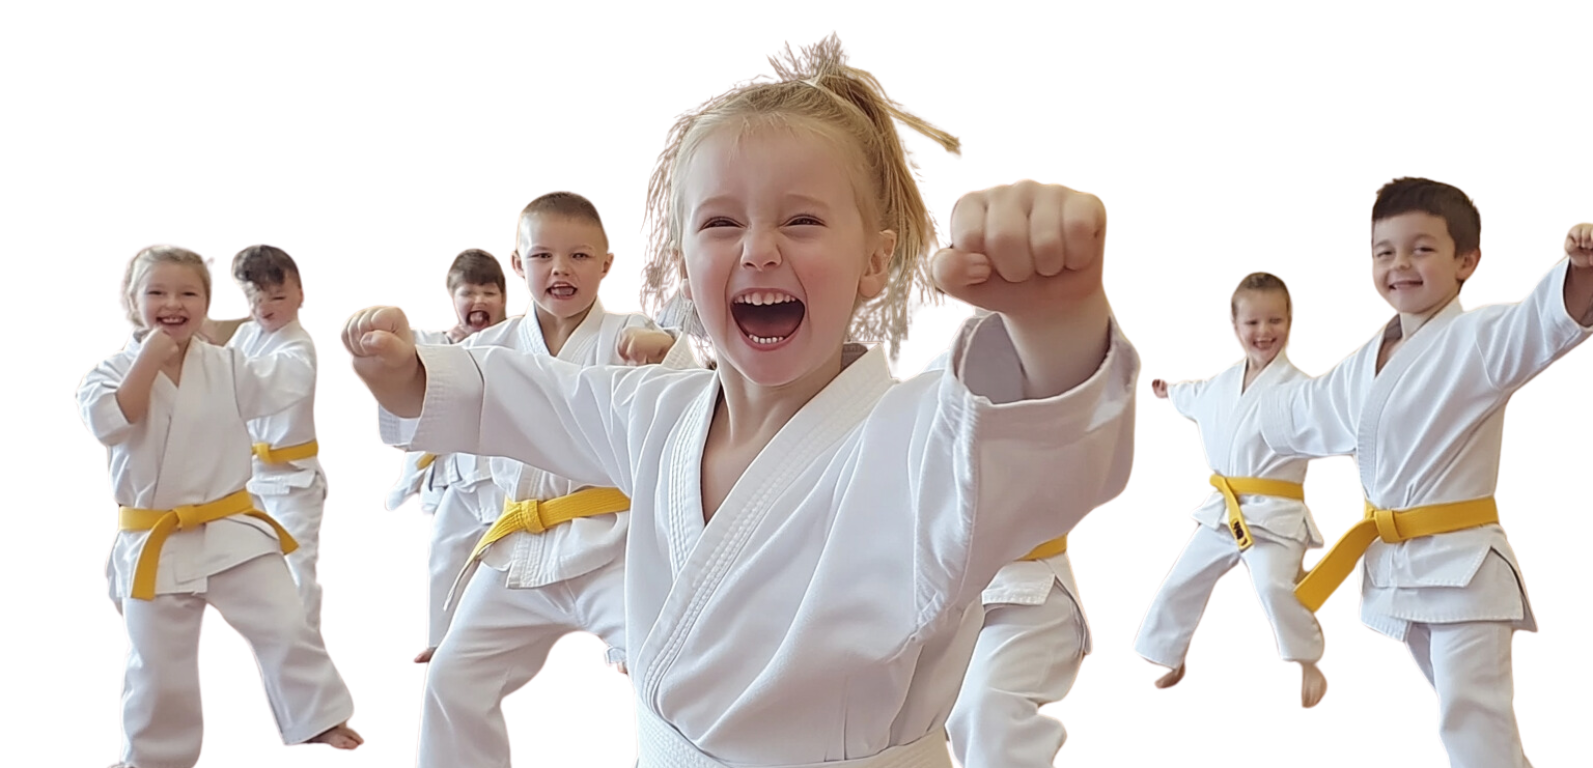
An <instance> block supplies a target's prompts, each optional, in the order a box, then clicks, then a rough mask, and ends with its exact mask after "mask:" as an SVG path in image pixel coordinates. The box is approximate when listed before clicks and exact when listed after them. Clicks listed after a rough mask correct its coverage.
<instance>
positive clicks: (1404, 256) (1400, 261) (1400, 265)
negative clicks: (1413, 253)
mask: <svg viewBox="0 0 1593 768" xmlns="http://www.w3.org/2000/svg"><path fill="white" fill-rule="evenodd" d="M1409 266H1410V251H1408V250H1405V249H1404V248H1396V249H1394V269H1406V268H1408V267H1409Z"/></svg>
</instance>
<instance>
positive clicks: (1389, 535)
mask: <svg viewBox="0 0 1593 768" xmlns="http://www.w3.org/2000/svg"><path fill="white" fill-rule="evenodd" d="M1497 522H1499V508H1498V507H1497V506H1496V505H1495V504H1494V501H1493V497H1492V496H1488V497H1486V498H1481V499H1472V500H1470V501H1457V502H1454V503H1451V504H1434V505H1432V506H1427V507H1416V508H1414V509H1404V510H1390V509H1377V508H1376V507H1373V506H1372V502H1370V501H1368V502H1366V519H1364V520H1362V521H1361V522H1359V523H1356V524H1355V525H1354V526H1353V527H1351V528H1350V530H1349V532H1348V533H1346V534H1344V536H1343V538H1340V539H1339V540H1338V542H1336V543H1335V544H1334V545H1333V548H1332V549H1330V550H1328V553H1327V554H1326V555H1323V556H1322V559H1321V560H1320V561H1318V562H1317V564H1316V567H1315V568H1312V569H1311V572H1310V573H1308V574H1306V576H1305V578H1304V579H1301V580H1300V583H1299V584H1298V585H1296V586H1295V588H1294V596H1295V597H1297V598H1299V600H1300V602H1301V603H1302V604H1303V605H1305V607H1306V608H1308V609H1310V610H1312V611H1315V610H1317V609H1318V608H1321V607H1322V604H1323V603H1325V602H1327V599H1328V597H1329V596H1331V595H1332V594H1333V590H1335V589H1338V587H1339V585H1340V584H1342V583H1344V579H1345V577H1347V576H1349V575H1350V570H1351V569H1353V568H1354V567H1355V564H1356V563H1357V562H1359V561H1360V559H1361V556H1362V555H1364V554H1366V550H1367V548H1368V547H1370V546H1372V542H1373V541H1377V540H1382V541H1383V542H1385V543H1388V544H1398V543H1399V542H1402V541H1409V540H1410V539H1416V538H1420V537H1422V536H1436V535H1437V534H1440V533H1454V532H1455V531H1464V530H1466V529H1468V528H1480V527H1482V526H1484V525H1490V524H1492V523H1497Z"/></svg>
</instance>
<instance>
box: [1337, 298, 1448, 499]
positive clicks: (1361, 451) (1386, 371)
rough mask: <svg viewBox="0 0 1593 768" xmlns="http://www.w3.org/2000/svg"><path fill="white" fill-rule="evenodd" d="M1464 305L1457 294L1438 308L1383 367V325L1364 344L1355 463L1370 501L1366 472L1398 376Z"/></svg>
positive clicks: (1374, 459) (1372, 464) (1371, 468)
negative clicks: (1380, 363) (1362, 393)
mask: <svg viewBox="0 0 1593 768" xmlns="http://www.w3.org/2000/svg"><path fill="white" fill-rule="evenodd" d="M1464 309H1466V304H1462V303H1461V300H1459V298H1456V300H1454V301H1451V303H1450V304H1448V306H1445V308H1443V309H1440V311H1438V314H1435V315H1434V317H1432V319H1431V320H1427V322H1426V323H1423V327H1421V328H1418V330H1416V333H1413V335H1411V336H1410V338H1408V339H1403V343H1402V344H1400V347H1399V349H1395V351H1394V354H1392V355H1389V359H1388V360H1386V362H1384V363H1383V371H1378V357H1380V355H1381V354H1383V344H1386V343H1388V336H1384V328H1386V327H1383V328H1378V335H1376V336H1375V341H1372V344H1370V346H1368V347H1367V354H1368V357H1367V363H1365V371H1362V376H1365V378H1364V379H1362V382H1360V384H1362V386H1364V387H1367V400H1365V403H1364V405H1362V408H1360V421H1359V422H1357V424H1356V465H1357V468H1359V472H1357V473H1356V475H1357V476H1360V492H1362V494H1364V496H1365V499H1368V500H1372V502H1373V504H1378V499H1373V497H1372V489H1370V484H1372V483H1370V480H1373V478H1368V476H1367V475H1368V473H1376V467H1378V440H1376V437H1378V425H1380V424H1381V422H1383V413H1384V411H1386V409H1388V405H1389V402H1391V400H1392V397H1394V394H1395V392H1397V390H1399V389H1400V387H1399V382H1400V379H1403V378H1405V374H1407V373H1410V370H1411V365H1415V363H1416V362H1418V360H1421V359H1423V355H1426V354H1427V352H1429V351H1431V349H1432V346H1434V344H1435V343H1437V341H1438V338H1440V336H1443V331H1445V330H1446V328H1448V325H1450V323H1451V322H1454V319H1456V317H1459V315H1461V312H1464ZM1389 322H1400V319H1399V315H1394V319H1392V320H1389Z"/></svg>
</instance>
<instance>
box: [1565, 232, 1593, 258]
mask: <svg viewBox="0 0 1593 768" xmlns="http://www.w3.org/2000/svg"><path fill="white" fill-rule="evenodd" d="M1565 255H1567V256H1570V257H1571V265H1572V266H1575V267H1581V268H1583V269H1586V268H1588V267H1590V266H1593V224H1578V225H1576V226H1574V227H1572V228H1571V231H1570V232H1568V233H1566V235H1565Z"/></svg>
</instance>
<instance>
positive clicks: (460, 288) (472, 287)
mask: <svg viewBox="0 0 1593 768" xmlns="http://www.w3.org/2000/svg"><path fill="white" fill-rule="evenodd" d="M497 292H498V286H497V285H496V284H494V283H460V284H458V285H456V286H454V293H497Z"/></svg>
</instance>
